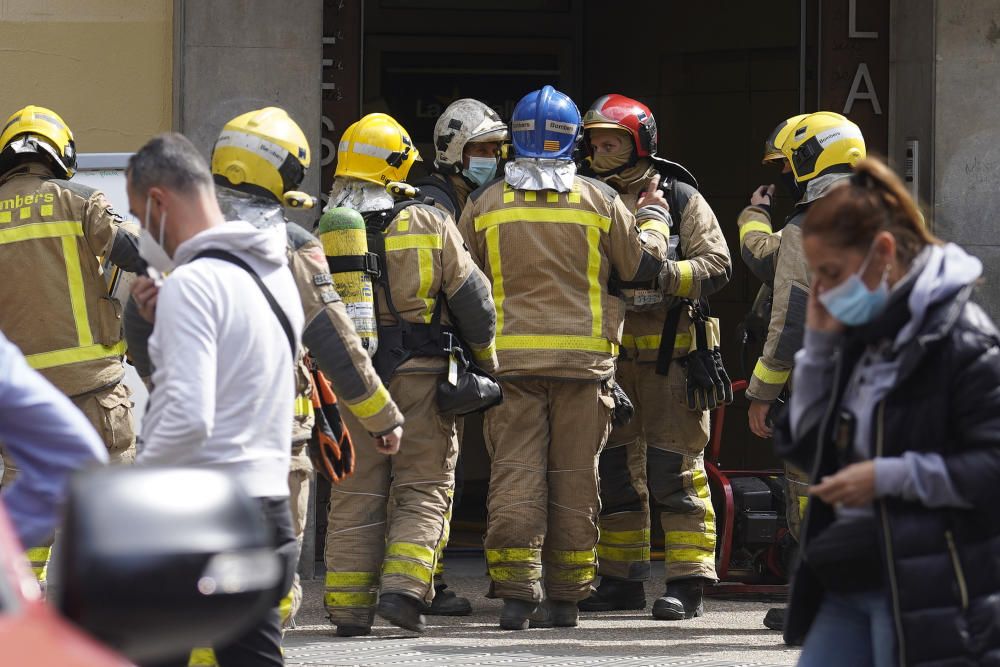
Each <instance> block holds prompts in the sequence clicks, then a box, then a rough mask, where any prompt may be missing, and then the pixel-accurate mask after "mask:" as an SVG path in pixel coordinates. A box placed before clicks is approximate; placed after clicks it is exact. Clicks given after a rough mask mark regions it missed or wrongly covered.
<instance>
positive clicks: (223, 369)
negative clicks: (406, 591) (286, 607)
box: [128, 134, 303, 667]
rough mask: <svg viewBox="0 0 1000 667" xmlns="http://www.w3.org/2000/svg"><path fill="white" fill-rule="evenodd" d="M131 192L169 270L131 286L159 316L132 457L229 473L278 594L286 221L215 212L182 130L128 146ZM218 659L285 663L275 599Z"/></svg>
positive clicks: (299, 317)
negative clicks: (259, 533)
mask: <svg viewBox="0 0 1000 667" xmlns="http://www.w3.org/2000/svg"><path fill="white" fill-rule="evenodd" d="M128 196H129V205H130V208H131V210H132V213H133V214H134V215H135V216H136V217H138V219H139V220H140V221H142V223H143V225H142V226H143V229H142V238H141V241H140V254H142V255H143V257H144V258H145V259H146V261H147V262H148V263H149V265H150V266H151V267H152V268H153V269H154V275H155V272H160V273H167V272H169V274H170V275H169V277H167V278H166V279H164V280H163V282H162V285H161V286H160V288H159V290H156V289H152V285H151V281H152V279H151V278H142V279H139V280H138V281H137V284H136V285H135V287H134V288H133V296H134V297H135V298H136V301H137V303H138V305H139V309H140V312H141V313H142V314H143V316H144V317H146V318H147V319H150V320H152V318H153V315H154V308H155V315H156V321H157V326H156V328H155V329H154V331H153V335H152V337H151V338H150V340H149V355H150V358H151V361H152V362H153V367H154V369H155V370H154V372H153V384H154V389H153V393H152V395H151V396H150V407H149V410H148V412H147V413H146V416H145V419H144V421H143V428H142V440H143V443H144V444H143V447H142V451H141V453H140V454H139V456H138V458H137V463H139V464H144V465H183V466H199V467H200V466H205V467H210V468H216V469H221V470H224V471H227V472H230V473H231V474H232V475H234V476H235V477H236V478H237V479H238V480H239V481H240V482H241V483H242V484H243V486H244V488H245V489H246V490H247V492H248V493H249V494H250V495H251V496H253V497H255V498H258V499H259V500H260V505H261V512H262V513H263V515H264V516H265V517H266V518H267V519H268V521H270V522H271V524H272V525H273V527H274V530H275V535H276V544H277V545H278V552H279V554H280V555H281V556H282V557H283V560H284V575H285V581H284V585H283V586H282V587H281V591H286V590H288V587H289V585H290V583H291V576H292V572H293V568H294V563H293V562H292V561H293V557H294V552H295V546H296V543H295V536H294V533H293V530H292V524H291V516H290V513H289V506H288V480H287V474H288V466H289V451H290V449H289V444H290V433H289V429H288V424H289V423H290V422H291V419H292V413H293V397H294V395H295V388H294V370H293V360H294V358H295V356H296V354H297V348H298V346H299V335H300V332H301V330H302V325H303V314H302V306H301V303H300V299H299V296H298V292H297V290H296V287H295V282H294V279H293V278H292V274H291V272H290V271H289V270H288V268H287V266H286V255H285V237H284V232H283V230H280V229H279V230H277V231H265V230H260V229H257V228H255V227H253V226H252V225H250V224H249V223H246V222H229V223H226V221H225V218H224V216H223V215H222V212H221V211H220V210H219V205H218V203H217V202H216V197H215V188H214V186H213V183H212V174H211V172H210V171H209V169H208V165H207V164H206V163H205V161H204V159H203V158H202V157H201V155H200V154H199V153H198V151H197V149H195V147H194V146H193V145H192V144H191V142H190V141H188V140H187V139H186V138H185V137H183V136H182V135H179V134H163V135H160V136H158V137H155V138H153V139H152V140H150V141H149V143H147V144H146V145H145V146H143V147H142V148H141V149H140V150H139V151H138V152H137V153H136V154H135V155H134V156H133V157H132V159H131V160H130V161H129V168H128ZM192 492H195V493H196V492H197V490H192ZM277 602H278V600H277V599H275V605H277ZM216 658H217V660H218V662H219V665H221V666H222V667H228V666H229V665H239V666H240V667H256V666H258V665H283V664H284V662H283V660H282V657H281V630H280V622H279V618H278V610H277V607H275V608H274V609H273V610H272V611H271V612H269V613H268V615H267V616H266V617H265V619H264V620H263V621H261V622H260V623H259V624H258V625H257V626H255V627H253V628H251V629H250V630H249V631H248V632H247V633H246V634H245V635H244V636H242V637H240V638H238V639H237V640H236V641H235V642H233V644H231V645H229V646H223V647H216ZM181 664H186V656H185V661H184V662H183V663H181Z"/></svg>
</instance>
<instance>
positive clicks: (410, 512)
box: [325, 114, 496, 636]
mask: <svg viewBox="0 0 1000 667" xmlns="http://www.w3.org/2000/svg"><path fill="white" fill-rule="evenodd" d="M417 159H418V153H417V149H416V147H415V146H414V145H413V143H412V142H411V140H410V137H409V135H408V134H407V132H406V130H404V129H403V127H402V126H400V125H399V123H397V122H396V121H395V120H394V119H393V118H391V117H390V116H387V115H385V114H369V115H367V116H365V117H363V118H362V119H361V120H359V121H358V122H356V123H354V124H353V125H351V126H350V127H348V128H347V130H346V131H345V132H344V135H343V137H342V138H341V141H340V150H339V153H338V156H337V169H336V172H335V179H334V183H333V188H332V190H331V192H330V199H329V204H328V209H327V210H330V209H331V208H334V207H346V208H350V209H353V210H355V211H357V212H358V213H360V214H361V215H362V217H363V218H364V220H365V224H366V226H367V229H368V249H369V252H371V253H374V254H376V255H377V256H378V263H379V271H378V273H377V274H376V275H377V277H376V286H375V291H376V301H375V303H376V315H377V319H378V339H379V342H378V351H377V352H376V353H375V357H374V361H375V367H376V369H377V370H378V372H379V375H380V376H381V377H382V379H383V381H384V382H386V383H388V386H389V391H390V392H391V393H392V395H393V396H394V397H395V399H396V401H397V403H398V404H399V406H400V408H401V409H402V411H403V415H404V416H405V418H406V428H407V442H406V446H405V447H404V448H402V449H401V450H400V452H399V454H398V455H397V456H395V457H393V458H389V457H386V456H382V455H380V454H378V453H376V452H375V451H374V450H373V449H372V448H371V447H366V446H365V444H364V440H365V439H366V438H367V436H366V435H365V434H364V433H363V432H362V434H361V437H360V438H355V440H356V441H357V440H361V441H362V442H361V443H360V446H358V447H357V466H356V471H355V474H354V476H353V477H350V478H348V479H347V480H345V481H343V482H342V483H341V484H339V485H337V486H335V487H334V488H333V489H332V493H331V497H330V512H329V521H328V532H327V541H326V566H327V578H326V596H325V603H326V609H327V613H328V614H329V616H330V619H331V621H333V623H334V624H336V626H337V634H338V635H340V636H356V635H366V634H369V633H370V632H371V625H372V621H373V614H374V613H375V612H376V611H377V613H378V614H379V615H380V616H382V617H383V618H385V619H386V620H388V621H389V622H391V623H393V624H395V625H398V626H400V627H403V628H406V629H408V630H412V631H415V632H423V630H424V623H425V621H424V617H423V614H422V613H421V612H422V611H423V609H424V608H425V605H427V604H430V603H431V602H432V599H433V596H434V593H435V591H434V587H433V578H434V570H435V566H436V564H437V558H438V554H439V553H440V547H441V544H442V542H443V540H444V539H445V537H446V534H447V529H448V520H447V517H448V514H449V512H450V510H451V503H452V495H453V493H454V482H455V465H456V461H457V459H458V449H459V446H458V438H457V434H456V431H455V419H454V417H452V416H448V415H445V414H442V413H441V412H440V411H439V409H438V407H437V403H436V401H435V397H436V392H437V387H438V384H439V383H440V382H448V378H449V376H450V375H451V374H450V372H449V365H450V364H451V363H452V359H454V357H453V355H454V352H452V351H451V350H453V349H454V345H455V343H452V341H455V339H456V338H457V339H460V340H461V341H462V342H463V343H464V345H465V346H466V347H467V348H468V349H469V351H470V352H471V354H472V356H474V357H475V359H476V360H477V361H478V363H479V364H480V365H481V366H482V367H484V368H485V369H486V370H491V369H493V368H495V366H496V352H495V349H494V342H493V336H494V331H495V324H496V319H495V318H496V313H495V310H494V306H493V300H492V299H491V298H490V293H489V285H488V283H487V281H486V277H485V276H484V275H483V274H482V272H481V271H480V270H479V269H478V268H477V267H476V266H475V264H473V262H472V260H471V259H470V257H469V254H468V252H467V251H466V250H465V248H464V247H463V245H462V238H461V236H460V235H459V233H458V231H457V229H456V228H455V223H454V221H453V220H452V219H451V217H450V216H449V215H448V214H447V213H445V212H443V211H441V210H440V209H438V208H436V207H434V206H432V205H428V204H426V203H423V202H420V201H417V200H414V199H404V200H402V201H397V200H396V199H395V198H394V197H393V196H392V195H390V194H389V193H388V192H387V189H386V185H388V184H389V183H392V182H396V181H403V180H404V179H405V178H406V176H407V174H408V172H409V170H410V167H411V166H412V165H413V162H414V161H415V160H417ZM345 422H346V423H347V426H348V429H349V430H351V432H352V433H353V432H355V430H357V431H362V429H356V428H355V424H356V420H355V417H353V416H352V415H345ZM355 444H356V445H357V444H358V443H357V442H356V443H355ZM376 601H377V609H376Z"/></svg>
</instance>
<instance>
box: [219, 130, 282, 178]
mask: <svg viewBox="0 0 1000 667" xmlns="http://www.w3.org/2000/svg"><path fill="white" fill-rule="evenodd" d="M215 147H216V148H243V149H246V150H248V151H250V152H251V153H253V154H254V155H259V156H260V157H262V158H264V159H265V160H267V161H268V162H269V163H271V165H272V166H274V167H275V168H276V169H277V168H280V167H281V165H283V164H284V163H285V160H287V159H288V155H289V153H288V150H287V149H285V148H283V147H282V146H279V145H278V144H276V143H274V142H273V141H268V140H267V139H265V138H264V137H260V136H258V135H256V134H251V133H249V132H245V131H243V130H223V131H222V134H220V135H219V140H218V141H217V142H215Z"/></svg>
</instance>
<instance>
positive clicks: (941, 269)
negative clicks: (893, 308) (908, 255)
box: [895, 243, 983, 349]
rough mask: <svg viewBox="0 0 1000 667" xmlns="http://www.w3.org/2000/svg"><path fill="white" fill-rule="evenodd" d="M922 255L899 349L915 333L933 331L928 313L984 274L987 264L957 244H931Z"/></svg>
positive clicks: (901, 330) (899, 340) (898, 336)
mask: <svg viewBox="0 0 1000 667" xmlns="http://www.w3.org/2000/svg"><path fill="white" fill-rule="evenodd" d="M920 255H921V257H920V258H919V259H920V260H921V261H920V264H922V268H921V269H920V272H919V274H918V275H917V276H916V280H915V281H914V282H913V289H912V290H911V291H910V294H909V297H908V298H907V306H908V307H909V311H910V319H909V321H908V322H907V323H906V324H905V325H903V328H902V329H900V330H899V333H898V334H897V335H896V341H895V347H896V349H900V348H902V347H903V345H904V344H905V343H906V342H907V341H910V340H912V339H913V338H914V337H915V336H918V335H921V334H923V333H931V331H930V330H931V329H933V323H932V322H931V319H932V318H930V317H928V315H929V313H930V312H931V311H932V310H933V309H934V307H935V306H937V305H939V304H943V303H945V302H947V301H950V300H952V299H953V298H955V297H956V296H957V295H958V294H959V292H961V291H962V290H964V289H965V288H966V287H968V286H970V285H972V284H973V283H975V282H976V281H977V280H979V278H980V276H982V275H983V263H982V262H981V261H979V259H978V258H976V257H973V256H972V255H970V254H969V253H967V252H965V251H964V250H962V248H960V247H959V246H957V245H955V244H954V243H948V244H946V245H932V246H927V247H926V248H924V250H923V251H922V252H921V253H920ZM914 264H915V265H917V262H916V261H915V262H914Z"/></svg>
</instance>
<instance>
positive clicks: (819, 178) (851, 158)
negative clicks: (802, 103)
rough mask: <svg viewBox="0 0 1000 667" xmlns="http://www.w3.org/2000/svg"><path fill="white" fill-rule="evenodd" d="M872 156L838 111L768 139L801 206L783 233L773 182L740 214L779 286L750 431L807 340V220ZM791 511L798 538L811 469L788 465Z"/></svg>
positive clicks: (766, 429) (783, 386)
mask: <svg viewBox="0 0 1000 667" xmlns="http://www.w3.org/2000/svg"><path fill="white" fill-rule="evenodd" d="M865 155H866V151H865V142H864V137H862V135H861V130H860V128H858V126H857V125H855V124H854V123H852V122H851V121H849V120H848V119H847V118H845V117H844V116H841V115H840V114H836V113H832V112H829V111H818V112H816V113H813V114H807V115H800V116H793V117H791V118H789V119H787V120H785V121H784V122H782V123H780V124H779V125H778V126H777V127H776V128H775V129H774V131H773V132H772V133H771V136H769V137H768V139H767V140H766V141H765V144H764V162H765V163H768V162H770V163H774V164H780V165H781V166H782V172H781V178H782V183H783V185H784V187H785V189H786V190H788V193H789V194H790V195H792V197H793V199H795V200H796V204H795V210H794V212H793V213H792V215H791V216H790V217H789V218H788V219H787V220H786V221H785V226H784V227H783V228H782V229H781V230H780V231H778V232H776V233H775V232H773V231H772V227H771V197H772V196H773V194H774V186H773V185H770V186H764V185H762V186H760V187H759V188H757V190H755V191H754V193H753V194H752V195H751V198H750V206H747V207H746V208H745V209H743V212H742V213H740V217H739V221H738V224H739V229H740V254H741V256H742V258H743V261H744V263H745V264H746V265H747V267H748V268H749V269H750V271H751V272H752V273H753V274H754V275H755V276H756V277H757V278H758V279H760V280H761V282H763V283H764V285H765V286H766V287H770V288H771V289H772V291H773V296H772V304H771V317H770V323H769V325H768V330H767V336H766V340H765V343H764V351H763V355H762V356H761V357H760V359H758V361H757V364H756V366H755V367H754V370H753V376H752V377H751V379H750V386H749V388H748V389H747V392H746V394H747V398H749V399H750V401H751V402H750V412H749V420H750V430H751V431H753V432H754V434H756V435H757V436H759V437H761V438H769V437H771V426H770V424H769V419H768V413H769V412H770V411H771V408H772V405H773V404H774V402H775V401H777V400H778V398H779V396H781V394H782V392H783V391H785V390H787V389H788V386H787V385H788V380H789V377H790V376H791V372H792V366H793V364H794V360H795V353H796V352H797V351H798V350H799V348H800V347H802V338H803V335H804V332H805V320H806V303H807V301H808V299H809V272H808V268H807V266H806V261H805V256H804V255H803V253H802V231H801V225H802V221H803V220H804V219H805V216H806V213H807V211H808V210H809V206H810V205H811V204H812V203H813V202H815V201H816V200H817V199H819V198H821V197H823V196H824V195H826V194H827V193H828V192H829V191H830V189H831V188H833V187H835V186H836V185H838V184H840V183H841V182H842V181H843V180H844V179H846V178H848V177H849V176H850V174H851V167H852V166H853V165H854V164H855V163H856V162H857V161H858V160H861V159H862V158H864V157H865ZM785 480H786V493H785V496H786V500H787V503H786V516H787V518H788V528H789V532H790V533H791V534H792V537H793V538H794V539H796V540H798V537H799V530H800V527H801V521H802V517H803V516H804V514H805V506H806V502H807V501H808V495H809V492H808V484H809V476H808V475H807V474H806V473H805V472H803V471H801V470H798V469H796V468H793V467H788V466H786V467H785ZM764 624H765V625H766V626H767V627H769V628H771V629H772V630H781V629H783V627H784V610H783V609H781V608H775V609H772V610H770V611H769V612H768V614H767V617H766V618H765V619H764Z"/></svg>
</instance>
